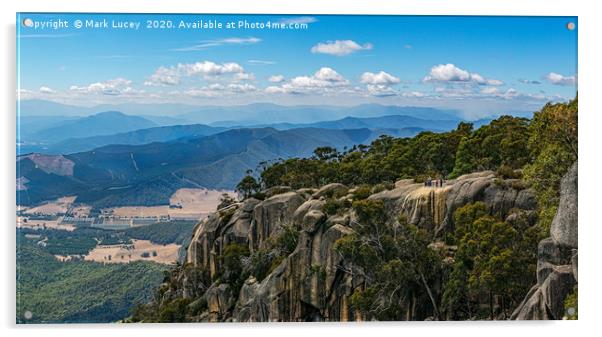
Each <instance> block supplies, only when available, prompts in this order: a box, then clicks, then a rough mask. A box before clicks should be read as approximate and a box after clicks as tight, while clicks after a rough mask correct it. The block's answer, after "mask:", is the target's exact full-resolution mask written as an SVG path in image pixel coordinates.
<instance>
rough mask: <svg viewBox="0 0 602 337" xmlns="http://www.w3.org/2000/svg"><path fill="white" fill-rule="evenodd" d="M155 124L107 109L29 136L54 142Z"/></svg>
mask: <svg viewBox="0 0 602 337" xmlns="http://www.w3.org/2000/svg"><path fill="white" fill-rule="evenodd" d="M154 126H157V124H156V123H154V122H151V121H149V120H148V119H145V118H143V117H139V116H130V115H126V114H124V113H122V112H118V111H106V112H101V113H98V114H95V115H92V116H88V117H82V118H78V119H70V120H67V121H64V122H62V123H60V124H59V125H56V126H52V127H50V128H46V129H42V130H39V131H37V132H35V133H33V134H31V135H30V136H29V138H30V139H31V140H34V141H41V142H46V143H54V142H59V141H62V140H65V139H69V138H81V137H87V136H100V135H111V134H115V133H119V132H127V131H133V130H138V129H146V128H151V127H154Z"/></svg>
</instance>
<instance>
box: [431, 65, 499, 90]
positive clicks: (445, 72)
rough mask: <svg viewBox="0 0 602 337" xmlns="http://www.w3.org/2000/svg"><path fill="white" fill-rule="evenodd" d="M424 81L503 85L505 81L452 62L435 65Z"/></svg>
mask: <svg viewBox="0 0 602 337" xmlns="http://www.w3.org/2000/svg"><path fill="white" fill-rule="evenodd" d="M423 81H424V82H447V83H470V84H479V85H497V86H499V85H503V84H504V82H502V81H500V80H496V79H487V78H484V77H483V76H481V75H480V74H478V73H471V72H469V71H467V70H464V69H461V68H458V67H456V66H455V65H453V64H451V63H447V64H439V65H436V66H433V67H432V68H431V71H430V72H429V74H428V75H427V76H425V77H424V79H423Z"/></svg>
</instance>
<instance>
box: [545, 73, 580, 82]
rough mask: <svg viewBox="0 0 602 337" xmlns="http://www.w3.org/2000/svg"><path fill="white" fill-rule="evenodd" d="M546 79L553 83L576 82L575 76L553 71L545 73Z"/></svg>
mask: <svg viewBox="0 0 602 337" xmlns="http://www.w3.org/2000/svg"><path fill="white" fill-rule="evenodd" d="M546 80H548V82H550V83H552V84H555V85H575V84H576V83H577V77H576V76H563V75H560V74H557V73H554V72H552V73H549V74H548V75H546Z"/></svg>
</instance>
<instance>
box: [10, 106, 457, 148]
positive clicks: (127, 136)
mask: <svg viewBox="0 0 602 337" xmlns="http://www.w3.org/2000/svg"><path fill="white" fill-rule="evenodd" d="M23 121H24V123H23V125H22V126H21V131H22V132H21V135H20V136H21V137H20V140H21V143H22V144H20V147H19V153H20V154H27V153H31V152H39V153H46V154H68V153H75V152H82V151H87V150H91V149H94V148H96V147H101V146H105V145H110V144H124V145H141V144H146V143H152V142H166V141H172V140H176V139H178V138H190V137H198V136H208V135H212V134H215V133H218V132H222V131H224V130H227V129H238V128H265V127H271V128H275V129H277V130H290V129H299V128H322V129H334V130H343V129H361V128H367V129H371V130H378V129H387V130H388V131H387V132H386V133H387V134H392V135H396V136H399V137H402V136H413V135H414V134H416V133H418V132H420V131H423V130H429V131H447V130H450V129H453V128H455V127H456V126H457V124H458V122H459V121H458V120H425V119H420V118H417V117H412V116H405V115H392V116H380V117H366V118H360V117H345V118H342V119H338V120H330V121H320V122H314V123H305V124H303V123H297V124H295V123H271V124H255V125H249V126H246V125H236V124H235V123H232V125H229V126H217V125H220V124H222V125H227V123H215V124H213V126H209V125H204V124H191V125H171V126H156V123H154V122H152V121H150V120H148V119H147V118H143V117H139V116H130V115H126V114H123V113H120V112H115V111H111V112H102V113H99V114H95V115H92V116H88V117H82V118H73V117H70V118H68V119H67V120H64V121H61V120H57V119H56V118H54V119H53V118H52V117H24V118H23ZM44 121H47V122H48V123H49V124H50V125H51V126H50V127H49V128H46V129H41V130H40V126H39V124H41V123H43V122H44ZM34 122H37V123H38V124H36V131H35V132H31V131H30V132H26V131H27V127H28V126H27V125H31V124H33V123H34Z"/></svg>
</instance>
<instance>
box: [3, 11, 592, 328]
mask: <svg viewBox="0 0 602 337" xmlns="http://www.w3.org/2000/svg"><path fill="white" fill-rule="evenodd" d="M355 2H360V1H355ZM361 2H362V3H361V4H360V3H352V0H320V1H317V0H304V1H302V0H294V1H286V0H255V1H250V0H246V1H245V0H237V1H227V0H221V1H190V0H189V1H186V0H170V1H151V0H146V1H145V0H104V1H97V0H94V1H92V0H87V1H80V2H76V1H73V0H19V1H17V0H13V1H12V2H11V1H10V0H9V1H7V0H4V1H2V2H0V6H2V10H1V11H0V16H1V17H2V47H3V48H2V50H3V52H2V68H3V69H2V70H3V71H2V72H1V73H2V74H3V78H2V89H3V90H2V91H1V95H2V102H3V103H4V104H3V107H4V109H3V110H4V111H2V113H1V117H2V120H1V122H0V123H1V125H2V127H3V131H4V132H2V136H1V139H2V147H0V149H1V151H2V158H3V159H4V160H3V165H2V166H1V171H2V177H3V184H2V185H1V186H2V191H3V193H2V201H1V202H0V207H1V212H0V214H3V217H2V218H3V219H4V220H5V221H3V223H2V229H3V231H2V240H3V245H2V246H1V247H2V253H3V254H2V262H3V270H2V271H3V272H2V275H3V277H2V278H1V282H2V286H3V287H2V288H3V296H2V299H3V301H2V302H3V304H2V308H1V309H0V310H1V314H0V317H1V318H2V323H3V324H2V328H3V329H4V330H6V331H4V332H5V333H6V335H10V336H13V335H14V336H30V335H32V334H42V335H43V336H78V337H81V336H82V335H83V334H85V336H91V337H92V336H106V335H107V334H113V333H117V334H119V335H122V334H127V335H128V336H165V335H169V334H174V333H175V334H177V336H180V335H181V336H184V335H189V334H195V335H203V336H212V335H216V336H217V335H219V336H232V335H245V336H262V337H267V336H279V337H282V336H307V335H312V334H319V335H323V336H333V335H346V336H365V335H372V336H375V335H378V336H398V335H401V334H404V335H423V334H426V335H435V334H437V335H445V336H463V337H464V336H471V335H479V336H482V335H483V334H487V335H489V336H514V335H527V334H529V335H542V334H545V335H546V336H554V335H573V336H577V335H581V334H584V335H588V333H586V331H597V330H599V328H598V329H597V325H598V324H597V323H598V322H596V319H597V318H598V316H599V315H600V312H601V311H600V303H602V298H601V297H600V287H599V286H597V283H599V280H601V279H602V278H601V277H600V276H601V272H600V261H601V260H600V259H599V257H600V249H599V248H598V247H597V246H599V245H600V238H602V235H601V234H602V230H601V228H602V223H601V221H600V216H599V215H598V214H596V212H595V210H596V209H598V208H600V206H601V205H600V203H601V202H602V200H600V199H598V195H599V194H600V192H599V190H600V188H601V186H602V179H601V178H600V174H599V172H600V170H601V169H602V161H601V160H600V159H599V156H600V145H599V144H602V142H601V140H600V137H599V136H598V135H599V134H600V130H599V129H600V127H602V118H601V116H602V109H601V104H600V100H602V95H600V91H601V88H600V85H599V82H600V79H602V75H601V74H600V66H599V62H600V60H602V55H601V53H600V42H599V41H600V40H601V39H600V36H599V35H597V34H596V33H599V32H602V27H601V23H600V22H601V21H602V20H600V18H599V13H600V11H599V9H598V8H596V6H595V4H596V2H595V1H579V0H578V1H574V0H573V1H560V0H547V1H535V0H533V1H525V0H504V1H501V0H487V1H483V0H454V1H451V0H447V1H445V0H405V1H392V0H389V1H387V0H364V1H361ZM17 11H21V12H63V11H67V12H132V13H135V12H148V13H266V14H269V13H274V14H287V13H289V14H415V15H577V16H579V81H580V85H579V87H580V88H581V90H580V92H579V96H580V97H579V107H580V110H581V113H580V117H579V118H580V123H579V124H580V125H579V127H580V129H579V133H580V134H579V140H580V144H579V148H580V154H579V155H580V158H579V161H580V165H579V167H580V171H579V174H580V176H581V179H580V180H581V182H582V183H581V184H580V186H579V191H580V193H579V194H580V195H579V199H580V227H581V234H580V238H581V239H580V248H581V249H580V250H581V254H580V261H579V262H580V267H581V268H580V270H579V274H580V278H581V284H580V291H579V293H580V295H581V296H580V298H579V312H580V320H579V321H578V322H429V323H424V322H402V323H364V324H356V323H348V324H338V323H320V324H290V323H288V324H219V325H215V324H197V325H190V324H184V325H156V324H155V325H142V326H139V325H137V326H136V325H128V326H121V325H119V326H117V325H70V326H56V325H55V326H36V327H31V326H27V327H22V326H15V324H14V310H15V278H14V272H15V242H14V241H15V239H14V237H15V236H14V228H15V227H14V225H13V224H14V221H15V220H14V217H15V215H14V214H15V213H14V204H15V194H14V186H15V185H14V184H15V180H14V177H15V164H14V156H15V113H14V111H15V37H14V36H15V12H17ZM597 248H598V249H597ZM91 328H94V329H91ZM115 329H125V331H116V330H115ZM172 329H173V330H174V331H173V332H172V331H170V330H172Z"/></svg>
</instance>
